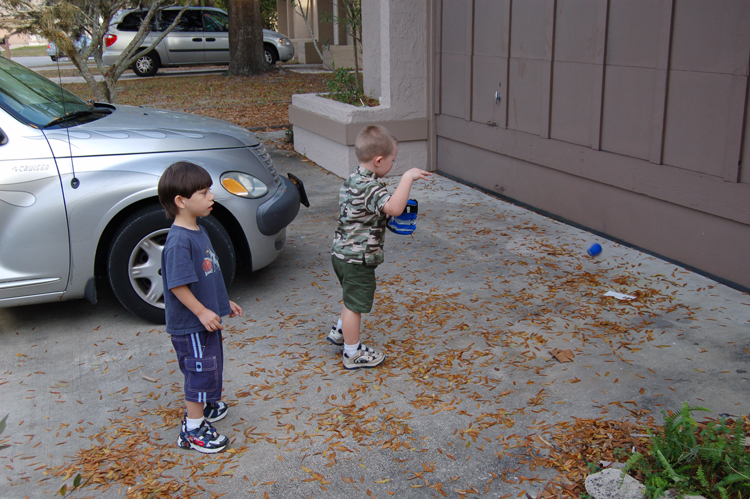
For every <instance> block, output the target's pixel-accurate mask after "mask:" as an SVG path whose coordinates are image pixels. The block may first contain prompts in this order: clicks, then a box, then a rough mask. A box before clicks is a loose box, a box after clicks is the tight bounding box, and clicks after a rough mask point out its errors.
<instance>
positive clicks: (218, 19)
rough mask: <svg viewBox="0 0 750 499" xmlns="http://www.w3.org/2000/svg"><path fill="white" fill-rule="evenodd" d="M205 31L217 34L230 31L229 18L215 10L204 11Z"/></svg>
mask: <svg viewBox="0 0 750 499" xmlns="http://www.w3.org/2000/svg"><path fill="white" fill-rule="evenodd" d="M203 30H204V31H211V32H213V33H217V32H224V33H226V32H228V31H229V18H228V17H227V15H226V14H224V13H223V12H217V11H215V10H206V11H203Z"/></svg>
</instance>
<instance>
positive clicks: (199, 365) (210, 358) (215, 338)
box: [171, 331, 224, 403]
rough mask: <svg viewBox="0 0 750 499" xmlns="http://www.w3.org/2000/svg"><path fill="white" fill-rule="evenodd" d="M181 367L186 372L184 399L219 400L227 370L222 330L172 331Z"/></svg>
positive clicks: (175, 350)
mask: <svg viewBox="0 0 750 499" xmlns="http://www.w3.org/2000/svg"><path fill="white" fill-rule="evenodd" d="M171 338H172V345H173V346H174V352H175V353H176V354H177V362H178V364H179V365H180V371H182V374H183V375H184V376H185V400H187V401H188V402H203V403H205V402H218V401H219V400H221V388H222V383H223V377H222V373H223V372H224V347H223V345H222V336H221V331H213V332H209V331H203V332H202V333H192V334H185V335H172V336H171Z"/></svg>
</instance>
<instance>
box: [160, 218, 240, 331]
mask: <svg viewBox="0 0 750 499" xmlns="http://www.w3.org/2000/svg"><path fill="white" fill-rule="evenodd" d="M161 278H162V281H163V282H164V306H165V308H166V318H167V333H169V334H174V335H183V334H191V333H199V332H201V331H205V330H206V328H205V327H204V326H203V324H201V321H200V320H199V319H198V316H197V315H195V314H194V313H193V312H191V311H190V309H188V308H187V307H186V306H185V305H183V304H182V302H181V301H180V300H178V299H177V297H176V296H175V294H174V293H173V292H172V289H173V288H176V287H178V286H182V285H185V284H187V286H188V288H189V289H190V291H191V292H192V293H193V295H194V296H195V297H196V298H197V299H198V301H199V302H201V304H202V305H203V306H204V307H206V308H208V309H210V310H213V311H214V312H216V314H217V315H219V317H221V316H224V315H227V314H229V313H230V312H231V311H232V309H231V307H230V306H229V297H228V296H227V288H226V286H225V285H224V278H223V277H222V276H221V268H219V259H218V258H217V257H216V253H215V252H214V249H213V247H212V246H211V241H210V240H209V239H208V234H207V233H206V229H204V228H203V227H200V230H190V229H186V228H184V227H179V226H177V225H172V227H171V228H170V229H169V234H167V241H166V243H164V250H163V251H162V254H161Z"/></svg>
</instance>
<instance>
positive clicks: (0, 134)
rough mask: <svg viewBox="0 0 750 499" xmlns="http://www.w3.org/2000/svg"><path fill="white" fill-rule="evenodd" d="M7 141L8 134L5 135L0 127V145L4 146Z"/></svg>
mask: <svg viewBox="0 0 750 499" xmlns="http://www.w3.org/2000/svg"><path fill="white" fill-rule="evenodd" d="M7 143H8V136H7V135H5V132H3V129H2V128H0V146H4V145H5V144H7Z"/></svg>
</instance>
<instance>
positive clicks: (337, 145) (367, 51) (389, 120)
mask: <svg viewBox="0 0 750 499" xmlns="http://www.w3.org/2000/svg"><path fill="white" fill-rule="evenodd" d="M431 17H432V15H431V7H430V5H429V3H428V2H414V1H413V0H363V2H362V22H363V80H364V86H365V89H366V91H367V92H368V93H369V94H370V95H371V96H373V97H376V98H379V99H380V105H379V106H377V107H356V106H351V105H347V104H342V103H340V102H337V101H334V100H331V99H326V98H324V97H320V96H318V95H315V94H303V95H294V96H293V97H292V105H291V106H290V107H289V121H290V122H291V123H292V124H293V125H294V147H295V150H297V152H299V153H301V154H304V155H306V156H307V157H309V158H310V159H312V160H313V161H315V162H316V163H318V164H319V165H321V166H322V167H324V168H326V169H328V170H329V171H332V172H334V173H336V174H337V175H339V176H342V177H346V176H348V175H349V173H351V172H352V171H353V170H354V168H355V167H356V164H357V162H356V158H355V156H354V139H355V137H356V135H357V133H358V132H359V130H361V129H362V128H364V127H365V126H366V125H369V124H380V125H383V126H385V127H387V128H389V129H390V130H391V132H392V133H393V134H394V135H395V136H396V138H397V139H398V140H399V153H398V160H397V162H396V166H395V167H394V169H393V170H392V174H393V175H398V174H400V173H403V172H404V171H405V170H406V169H408V168H412V167H421V168H427V169H432V170H434V162H433V161H432V160H431V155H430V144H429V137H430V122H429V117H430V116H431V115H432V111H431V101H430V96H431V91H430V87H431V80H430V75H431V69H430V68H431V60H430V55H431V52H432V51H431V48H430V47H431V46H432V42H431V40H432V38H431V37H432V33H430V32H429V29H428V28H429V26H430V23H429V20H430V19H431Z"/></svg>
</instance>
